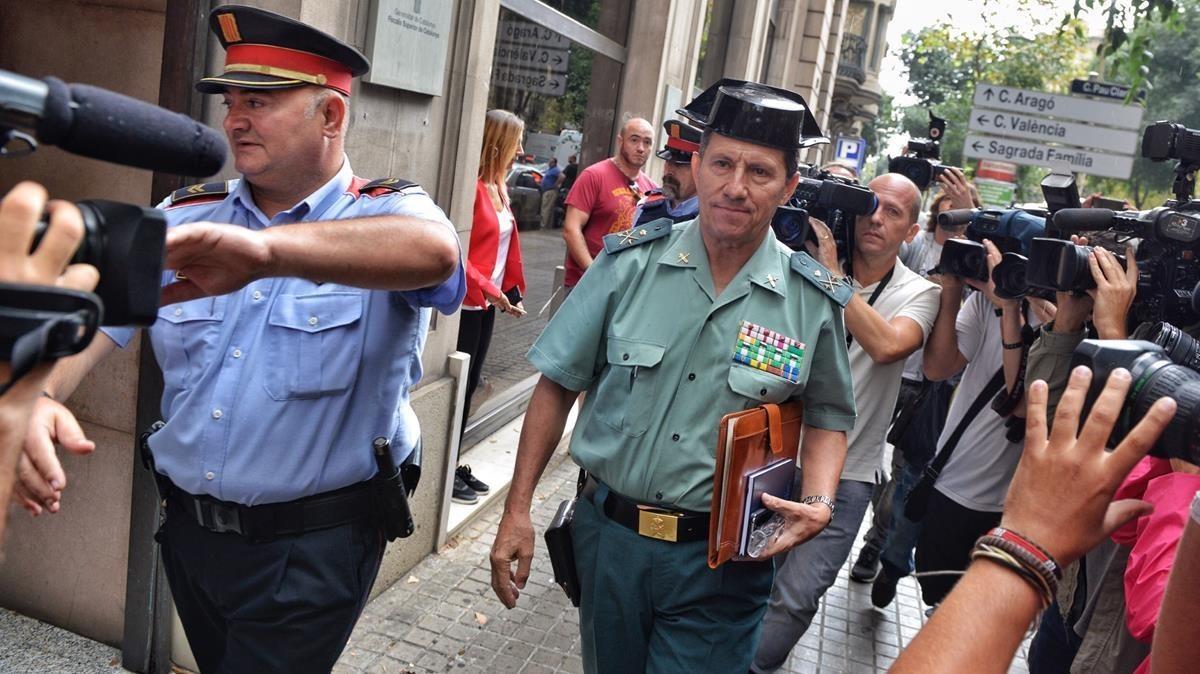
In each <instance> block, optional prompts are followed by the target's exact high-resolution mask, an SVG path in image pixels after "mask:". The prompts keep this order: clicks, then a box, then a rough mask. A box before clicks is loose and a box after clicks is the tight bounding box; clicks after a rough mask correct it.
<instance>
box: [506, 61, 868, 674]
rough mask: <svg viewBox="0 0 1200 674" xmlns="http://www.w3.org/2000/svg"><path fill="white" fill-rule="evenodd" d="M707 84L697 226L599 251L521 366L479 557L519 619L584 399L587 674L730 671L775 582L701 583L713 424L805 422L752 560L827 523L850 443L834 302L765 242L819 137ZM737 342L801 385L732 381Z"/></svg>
mask: <svg viewBox="0 0 1200 674" xmlns="http://www.w3.org/2000/svg"><path fill="white" fill-rule="evenodd" d="M721 84H722V86H719V87H716V88H715V89H713V90H711V91H709V92H706V94H705V95H707V99H705V98H704V96H705V95H702V96H701V99H704V100H698V102H699V103H700V104H699V105H697V102H693V104H691V105H689V109H685V110H686V112H687V113H690V115H691V116H692V117H695V118H696V119H699V120H701V121H702V122H703V123H704V125H705V126H706V129H705V131H704V136H703V139H702V144H701V149H700V152H699V153H698V154H696V155H695V156H693V158H692V168H693V171H694V174H695V178H696V185H697V189H698V194H699V197H700V215H699V217H698V218H697V219H695V220H691V221H689V222H685V223H680V224H673V223H672V222H671V221H670V220H665V219H664V220H659V221H657V222H654V223H650V224H647V225H643V226H640V227H635V228H634V229H632V230H630V231H628V232H625V233H621V234H615V235H610V236H608V237H606V239H605V252H604V254H603V255H601V256H600V257H598V258H597V259H596V262H595V263H594V264H593V265H592V267H591V268H589V269H588V271H587V273H586V274H584V276H583V279H582V280H581V281H580V283H579V285H577V286H576V287H575V291H574V292H572V293H571V295H570V296H569V297H568V298H567V300H566V302H565V303H564V304H563V305H562V307H561V308H560V309H559V310H558V313H557V314H556V315H555V317H554V319H553V320H552V321H551V322H550V324H549V325H548V326H547V327H546V330H545V331H544V332H543V333H542V335H541V337H540V338H539V339H538V341H537V343H535V344H534V346H533V348H532V349H531V350H530V351H529V359H530V361H532V362H533V364H534V365H535V366H536V367H537V368H538V370H540V371H541V374H542V376H541V379H540V380H539V382H538V384H537V387H536V388H535V390H534V393H533V398H532V400H531V401H530V404H529V411H528V413H527V414H526V418H525V425H524V427H523V428H522V431H521V439H520V445H519V449H518V454H517V466H516V472H515V475H514V476H513V481H512V486H511V488H510V491H509V494H508V500H507V502H506V505H505V512H504V517H503V519H502V520H501V522H500V528H499V531H498V533H497V535H496V541H495V545H494V546H493V548H492V554H491V563H492V587H493V588H494V589H495V591H496V594H497V595H498V596H499V597H500V600H501V601H502V602H504V604H505V605H506V606H508V607H509V608H512V607H513V606H515V605H516V603H517V598H518V596H519V594H520V592H519V590H520V589H521V588H523V587H524V585H525V581H526V579H527V578H528V575H529V565H530V560H531V559H532V557H533V550H534V542H533V541H534V538H533V537H534V530H533V527H532V525H531V523H530V517H529V509H530V500H531V497H532V495H533V491H534V487H535V486H536V484H537V481H538V479H539V477H540V476H541V473H542V471H543V470H544V468H545V466H546V463H547V461H548V460H549V458H550V456H551V454H552V453H553V450H554V447H555V445H556V444H557V442H558V441H559V439H560V438H561V436H562V431H563V426H564V423H565V420H566V418H567V413H568V411H569V410H570V409H571V406H572V405H573V404H574V402H575V400H576V398H577V397H578V396H579V393H580V392H581V391H587V395H586V397H585V401H584V403H583V409H582V412H581V414H580V416H579V421H578V423H577V424H576V426H575V430H574V435H573V438H572V442H571V455H572V457H573V458H574V460H575V461H576V462H578V463H579V465H580V466H582V467H583V468H584V469H586V470H587V471H588V473H589V475H590V477H589V478H588V481H587V483H586V486H585V488H584V490H583V492H582V494H581V496H580V498H579V502H578V504H577V506H576V513H575V524H574V528H573V533H574V538H575V555H576V562H577V567H578V571H579V576H580V581H581V586H582V599H581V605H580V629H581V631H582V644H583V648H582V651H583V662H584V669H585V671H587V672H620V673H622V674H625V673H629V672H643V671H645V672H688V673H692V672H745V671H747V670H748V669H749V666H750V660H751V657H752V656H753V654H754V649H755V647H756V645H757V639H758V633H759V623H760V621H761V618H762V616H763V613H764V612H765V610H766V607H767V599H768V597H769V595H770V592H771V581H772V578H773V575H774V564H773V562H772V561H770V560H767V561H762V562H728V563H726V564H724V565H722V566H721V567H720V568H718V569H717V570H711V569H709V568H708V566H707V554H706V549H707V542H706V540H707V535H708V518H709V512H708V511H709V507H710V501H711V498H712V480H713V468H714V452H715V449H716V445H717V426H718V424H719V422H720V419H721V417H722V416H723V415H725V414H727V413H730V412H735V411H740V410H744V409H748V408H750V407H754V406H756V405H759V404H761V403H764V402H775V403H778V402H783V401H786V400H796V399H798V400H802V401H804V404H805V410H804V414H805V418H804V420H805V428H804V440H803V444H802V447H801V462H802V463H803V465H804V472H803V480H804V482H803V488H802V493H801V494H797V495H796V497H797V499H798V501H795V502H793V501H783V500H781V499H773V500H772V501H771V502H769V503H766V505H767V506H768V507H770V508H772V509H774V510H776V511H777V512H780V513H782V514H783V515H784V517H785V520H786V524H785V528H784V530H783V532H782V533H781V534H780V536H779V537H778V538H777V539H775V540H774V541H773V542H772V543H771V545H770V546H769V548H768V549H767V550H766V551H765V553H764V556H765V557H769V556H771V555H773V554H776V553H779V552H782V551H784V550H786V549H789V548H791V547H793V546H796V545H800V544H802V543H804V541H806V540H808V539H810V538H812V537H813V536H815V535H816V534H817V533H818V532H820V531H821V530H822V529H823V528H824V527H825V526H826V525H827V524H828V523H829V521H830V519H831V518H832V516H833V502H832V499H833V496H834V492H835V490H836V488H837V483H838V476H839V475H840V473H841V470H842V462H843V460H844V458H845V454H846V436H845V431H847V430H849V429H850V428H851V427H852V426H853V424H854V416H855V413H854V400H853V396H852V392H851V382H850V367H849V364H848V361H847V357H846V336H845V332H844V328H843V326H842V306H844V303H845V302H846V301H847V300H848V299H849V298H850V289H849V288H848V287H847V286H846V285H845V284H844V283H841V282H839V281H838V280H837V279H836V278H835V277H830V275H829V272H828V270H826V269H824V268H823V267H821V266H820V265H819V264H817V263H816V262H815V261H814V260H813V259H812V258H810V257H808V255H807V254H806V253H794V254H793V253H792V251H790V250H789V249H788V248H787V247H785V246H783V245H782V244H780V243H779V242H778V241H777V240H776V238H775V236H774V235H773V233H772V231H771V227H770V222H771V216H772V214H773V213H774V211H775V208H776V207H777V206H779V205H781V204H783V203H785V202H786V201H787V200H788V197H789V196H791V194H792V192H793V191H794V190H795V188H796V185H797V182H798V180H799V179H798V176H797V156H796V155H797V151H798V149H799V148H800V147H801V146H802V144H803V143H806V142H812V141H813V140H814V139H812V138H806V137H805V136H804V133H803V132H804V131H808V132H809V133H810V134H811V133H812V130H815V129H816V122H815V120H813V119H812V118H811V114H810V113H808V111H807V109H806V107H805V105H804V101H803V99H801V98H800V97H799V96H797V95H796V94H793V93H791V92H788V91H784V90H781V89H775V88H773V87H767V86H764V85H761V84H754V83H746V82H736V81H734V82H724V83H721ZM698 109H699V110H700V113H697V110H698ZM681 112H684V111H681ZM685 116H686V113H685ZM817 134H819V131H817ZM743 331H747V332H749V331H754V332H761V333H762V334H764V335H770V334H775V335H780V336H784V337H788V338H791V339H792V340H794V341H795V342H796V343H798V344H799V348H800V349H801V351H802V353H803V357H802V358H801V359H800V366H799V368H798V369H795V370H791V369H784V370H776V371H775V372H768V371H763V370H760V369H757V368H755V367H752V366H751V365H748V364H743V363H741V362H739V359H738V357H737V355H738V351H739V349H738V348H737V346H738V344H739V335H740V334H741V333H742V332H743ZM764 500H765V499H764ZM645 507H650V508H654V509H657V510H659V511H661V512H664V513H667V514H668V517H669V518H671V519H674V520H675V524H676V531H677V533H676V534H675V535H673V536H672V535H668V536H666V538H668V539H669V540H663V539H662V538H659V537H650V536H648V535H646V534H654V533H658V534H659V535H660V536H661V535H662V534H661V531H659V532H656V531H643V532H642V533H639V528H638V524H639V517H638V513H639V511H640V510H641V509H643V508H645ZM513 562H516V570H515V572H514V570H513V568H512V564H513Z"/></svg>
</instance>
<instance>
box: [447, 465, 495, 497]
mask: <svg viewBox="0 0 1200 674" xmlns="http://www.w3.org/2000/svg"><path fill="white" fill-rule="evenodd" d="M454 477H456V478H458V479H460V480H462V481H463V482H465V483H466V484H467V486H468V487H470V488H471V489H474V490H475V492H476V493H478V494H486V493H488V491H489V490H490V489H491V487H489V486H487V484H486V483H484V482H481V481H480V480H479V478H477V477H475V476H474V475H472V474H471V467H470V466H468V465H466V464H463V465H461V466H459V467H458V470H456V471H454Z"/></svg>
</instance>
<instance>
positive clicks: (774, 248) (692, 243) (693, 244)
mask: <svg viewBox="0 0 1200 674" xmlns="http://www.w3.org/2000/svg"><path fill="white" fill-rule="evenodd" d="M778 245H779V244H778V242H777V240H776V238H775V236H774V235H773V234H771V232H769V231H768V232H767V233H766V235H765V236H763V241H762V243H760V244H759V246H758V248H757V249H756V250H755V251H754V255H752V256H751V257H750V259H749V260H747V261H746V264H744V265H742V268H741V270H739V271H738V273H737V275H736V276H735V277H734V278H733V279H732V280H731V281H730V282H729V284H728V285H727V286H726V287H725V290H724V292H723V293H722V297H721V299H722V300H725V301H727V300H732V299H734V298H735V297H740V296H742V295H744V294H746V292H749V290H750V285H751V284H754V285H757V286H760V287H763V288H766V289H767V290H770V291H772V292H775V293H777V294H779V295H781V296H783V297H787V285H786V283H785V282H784V279H785V278H786V277H785V276H784V274H785V273H786V270H785V269H784V266H783V259H784V256H783V255H781V254H780V251H779V247H778ZM658 263H659V264H665V265H669V266H672V267H690V268H692V269H695V270H696V282H697V283H699V284H700V287H701V288H702V289H704V292H706V293H708V296H709V298H710V299H712V300H714V301H715V300H716V299H717V297H716V293H714V292H713V282H712V270H711V269H709V267H708V252H707V249H706V248H705V247H704V239H703V238H702V237H701V236H700V218H696V219H695V220H692V221H691V222H689V223H687V225H686V226H685V229H684V231H683V233H682V234H681V235H680V236H679V237H678V238H676V239H675V241H673V242H672V243H671V246H670V247H669V248H667V252H665V253H663V255H662V257H660V258H658ZM731 291H732V292H731ZM726 296H728V297H726ZM722 303H724V302H722Z"/></svg>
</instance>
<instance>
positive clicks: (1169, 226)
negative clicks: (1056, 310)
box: [1030, 122, 1200, 325]
mask: <svg viewBox="0 0 1200 674" xmlns="http://www.w3.org/2000/svg"><path fill="white" fill-rule="evenodd" d="M1142 156H1143V157H1146V158H1147V159H1151V160H1153V161H1164V160H1167V159H1178V160H1179V164H1178V165H1177V166H1176V168H1175V184H1174V191H1175V198H1174V199H1171V200H1168V201H1167V202H1166V203H1165V204H1164V205H1163V206H1160V207H1158V208H1153V209H1150V210H1148V211H1111V210H1108V209H1104V208H1086V209H1078V208H1064V209H1062V210H1059V211H1058V212H1057V213H1055V214H1054V226H1055V229H1056V230H1057V232H1058V233H1059V234H1060V235H1061V236H1066V235H1068V234H1072V233H1082V232H1109V233H1111V234H1114V235H1115V237H1116V241H1117V242H1118V243H1124V242H1126V241H1129V240H1131V239H1139V240H1140V243H1139V244H1138V247H1137V254H1136V259H1137V262H1138V287H1137V302H1135V303H1134V305H1133V317H1134V318H1136V320H1138V321H1139V322H1151V323H1154V322H1159V321H1167V322H1170V323H1175V324H1179V325H1186V324H1190V323H1193V322H1195V321H1196V320H1197V318H1200V302H1197V299H1200V298H1198V297H1197V295H1200V265H1197V263H1196V257H1197V254H1200V201H1196V200H1194V199H1192V192H1193V190H1194V189H1195V172H1196V169H1197V168H1198V167H1200V131H1196V130H1193V129H1188V128H1186V127H1184V126H1182V125H1180V124H1173V123H1171V122H1156V123H1154V124H1151V125H1150V126H1149V127H1147V128H1146V130H1145V132H1144V133H1143V135H1142ZM1037 251H1038V252H1037V255H1036V256H1035V257H1034V258H1032V259H1031V261H1030V264H1031V265H1032V267H1033V268H1034V271H1031V274H1030V277H1031V282H1033V283H1038V284H1040V285H1044V286H1045V287H1049V288H1053V289H1055V290H1059V291H1071V292H1083V291H1085V290H1088V289H1089V288H1093V287H1095V282H1094V281H1093V280H1092V276H1091V272H1090V270H1089V269H1087V256H1088V253H1090V252H1091V251H1090V249H1089V248H1087V247H1082V246H1078V245H1076V244H1073V243H1071V242H1069V241H1065V240H1055V239H1047V240H1046V241H1044V242H1039V243H1038V244H1037ZM1122 263H1124V259H1123V258H1122Z"/></svg>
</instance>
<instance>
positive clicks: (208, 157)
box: [38, 84, 226, 177]
mask: <svg viewBox="0 0 1200 674" xmlns="http://www.w3.org/2000/svg"><path fill="white" fill-rule="evenodd" d="M68 86H69V88H70V98H71V102H72V106H71V119H70V125H69V128H67V129H66V130H65V131H63V130H62V129H51V128H47V129H46V130H45V133H46V135H47V136H49V137H54V138H57V139H58V140H56V141H54V142H53V144H55V145H58V146H59V147H61V148H62V149H64V150H67V151H68V152H74V153H76V154H79V155H83V156H85V157H91V158H93V159H100V160H103V161H110V162H114V163H117V164H124V165H126V166H134V167H137V168H144V169H149V170H151V171H162V172H164V173H177V174H180V175H186V176H195V177H205V176H210V175H212V174H214V173H216V172H217V171H220V170H221V166H223V165H224V164H225V154H226V146H225V139H224V138H222V137H221V135H220V134H219V133H217V132H216V131H214V130H213V129H210V128H209V127H207V126H204V125H203V124H201V123H200V122H197V121H196V120H194V119H192V118H191V117H188V116H186V115H181V114H179V113H177V112H171V111H170V110H166V109H164V108H160V107H159V106H157V105H152V104H150V103H146V102H144V101H139V100H138V99H136V98H131V97H129V96H125V95H122V94H118V93H115V92H112V91H108V90H107V89H101V88H99V87H94V86H90V85H87V84H71V85H68ZM53 91H54V87H53V86H51V92H53ZM52 95H53V93H52ZM47 107H49V106H47ZM49 120H50V118H48V117H43V119H42V123H41V124H39V128H38V134H39V139H41V138H42V134H43V128H42V127H48V126H49V125H50V121H49ZM55 123H61V120H57V119H56V120H55ZM47 142H49V141H47Z"/></svg>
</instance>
